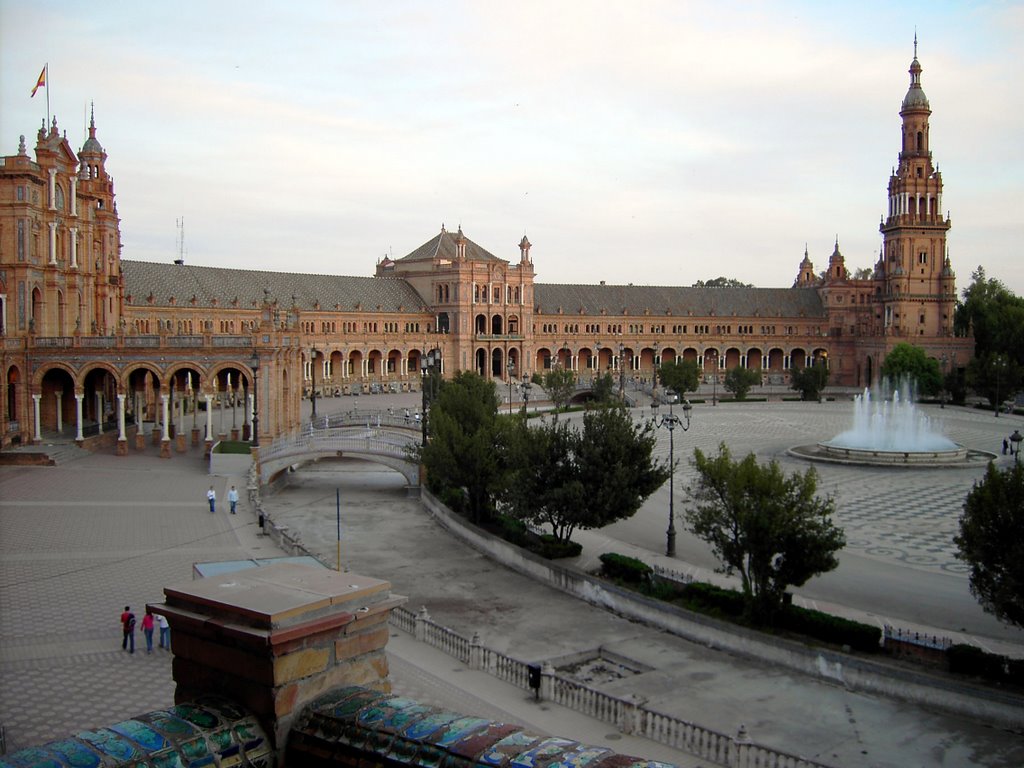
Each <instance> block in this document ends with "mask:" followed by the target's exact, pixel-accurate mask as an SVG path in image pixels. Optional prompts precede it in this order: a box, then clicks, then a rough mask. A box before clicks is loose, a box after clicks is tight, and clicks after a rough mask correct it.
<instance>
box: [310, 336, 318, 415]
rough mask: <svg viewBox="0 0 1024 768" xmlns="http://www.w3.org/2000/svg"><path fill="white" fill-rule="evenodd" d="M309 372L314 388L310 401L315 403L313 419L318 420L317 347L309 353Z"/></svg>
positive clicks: (311, 391) (311, 390)
mask: <svg viewBox="0 0 1024 768" xmlns="http://www.w3.org/2000/svg"><path fill="white" fill-rule="evenodd" d="M309 373H310V375H311V376H312V377H313V388H312V389H310V390H309V401H310V402H311V403H312V404H313V415H312V416H311V417H310V420H311V421H316V347H313V348H312V349H311V350H310V353H309Z"/></svg>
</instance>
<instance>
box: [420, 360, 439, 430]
mask: <svg viewBox="0 0 1024 768" xmlns="http://www.w3.org/2000/svg"><path fill="white" fill-rule="evenodd" d="M440 357H441V355H440V353H439V352H438V350H437V349H432V350H430V352H428V353H427V354H426V355H423V356H422V357H420V375H421V376H422V381H421V384H420V390H421V393H422V395H423V407H422V409H421V418H420V429H421V431H422V444H423V446H424V447H426V445H427V411H428V409H429V408H430V402H431V401H432V400H433V399H434V392H433V389H434V366H435V365H436V364H437V362H438V361H439V359H440ZM428 385H429V387H430V390H431V391H430V397H429V398H428V397H427V386H428Z"/></svg>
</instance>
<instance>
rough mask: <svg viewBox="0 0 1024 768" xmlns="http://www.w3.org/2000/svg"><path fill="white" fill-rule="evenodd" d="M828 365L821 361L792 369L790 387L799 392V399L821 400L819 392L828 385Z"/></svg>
mask: <svg viewBox="0 0 1024 768" xmlns="http://www.w3.org/2000/svg"><path fill="white" fill-rule="evenodd" d="M828 374H829V371H828V366H827V365H826V364H825V363H823V362H820V361H819V362H818V363H817V365H812V366H809V367H807V368H800V369H798V370H795V371H793V383H792V384H790V385H789V388H790V389H795V390H796V391H797V392H799V393H800V399H801V400H817V401H819V402H820V401H821V393H822V391H823V390H824V389H825V387H827V386H828Z"/></svg>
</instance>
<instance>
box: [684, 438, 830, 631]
mask: <svg viewBox="0 0 1024 768" xmlns="http://www.w3.org/2000/svg"><path fill="white" fill-rule="evenodd" d="M693 466H694V467H695V468H696V470H697V481H696V485H695V487H694V488H692V489H691V494H692V501H691V504H690V506H689V507H688V508H687V509H686V512H685V516H686V522H687V524H688V527H689V529H690V530H691V531H692V532H693V533H694V534H695V535H696V536H698V537H699V538H701V539H703V540H704V541H706V542H708V543H709V544H710V545H711V549H712V551H713V552H714V554H715V557H717V558H718V560H719V561H720V562H721V563H722V566H721V570H722V571H724V572H725V573H727V574H732V573H734V572H738V573H739V575H740V578H741V580H742V584H743V595H744V598H745V600H746V606H747V615H748V618H750V619H751V620H752V621H754V622H756V623H761V624H770V623H771V622H772V620H773V619H774V617H775V615H776V613H777V612H778V610H779V609H780V607H781V606H782V601H783V596H784V594H785V591H786V588H787V587H788V586H796V587H799V586H801V585H802V584H804V583H806V582H807V580H808V579H810V578H811V577H812V576H816V575H817V574H819V573H826V572H828V571H831V570H833V569H834V568H835V567H836V566H837V565H838V564H839V560H838V559H837V558H836V554H835V553H836V552H838V551H839V550H840V549H842V548H843V547H844V546H845V545H846V539H845V537H844V535H843V531H842V529H840V528H837V527H836V526H835V525H834V524H833V523H832V520H831V517H832V513H833V512H834V508H835V505H834V502H833V500H832V498H831V497H828V498H826V499H819V498H818V497H817V496H815V492H816V491H817V473H816V472H815V471H814V468H813V467H811V468H809V469H808V470H807V471H806V472H804V473H802V474H801V473H800V472H796V473H794V474H792V475H790V476H789V477H786V476H785V475H784V474H783V472H782V470H781V469H780V468H779V465H778V463H777V462H775V461H772V462H770V463H769V464H767V465H762V464H758V462H757V459H756V457H755V456H754V454H753V453H751V454H749V455H748V456H747V457H746V458H745V459H743V460H742V461H733V459H732V456H731V454H730V453H729V449H728V448H726V447H725V444H724V443H723V444H722V445H721V446H720V447H719V455H718V456H716V457H708V456H705V455H704V453H703V452H702V451H700V450H699V449H697V450H695V451H694V458H693Z"/></svg>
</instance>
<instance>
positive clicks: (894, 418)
mask: <svg viewBox="0 0 1024 768" xmlns="http://www.w3.org/2000/svg"><path fill="white" fill-rule="evenodd" d="M886 393H889V396H888V397H886ZM791 453H793V454H795V455H797V456H801V457H803V458H806V459H814V460H817V461H834V462H840V463H849V464H873V465H879V466H929V465H942V466H949V465H956V464H961V465H963V464H966V463H968V462H969V461H970V460H971V459H972V458H975V459H976V458H978V457H973V456H972V455H971V454H974V453H975V452H974V451H968V450H967V449H966V448H964V447H963V446H961V445H958V444H957V443H954V442H953V441H952V440H950V439H949V438H947V437H946V436H945V435H943V434H941V433H940V432H938V431H936V430H935V429H934V428H933V427H932V424H931V420H930V419H929V418H928V416H927V415H926V414H925V413H924V412H922V411H920V410H918V408H917V406H916V405H915V403H914V398H913V395H912V392H911V389H910V387H909V385H908V384H907V382H905V381H904V382H902V383H901V386H900V387H898V388H895V389H891V388H890V387H889V383H888V381H884V382H883V383H882V389H881V390H877V389H876V390H874V391H872V390H870V389H865V390H864V393H863V394H860V395H857V397H855V398H854V404H853V427H852V428H851V429H848V430H846V431H845V432H841V433H840V434H838V435H836V436H835V437H833V438H832V439H831V440H825V441H822V442H820V443H818V444H817V445H809V446H799V447H797V448H793V449H791Z"/></svg>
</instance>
